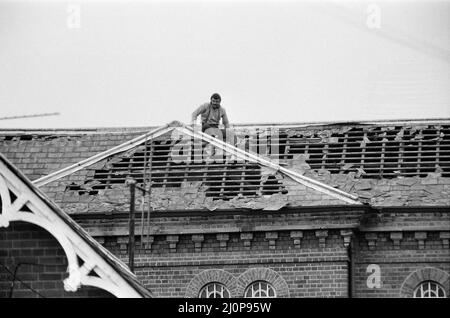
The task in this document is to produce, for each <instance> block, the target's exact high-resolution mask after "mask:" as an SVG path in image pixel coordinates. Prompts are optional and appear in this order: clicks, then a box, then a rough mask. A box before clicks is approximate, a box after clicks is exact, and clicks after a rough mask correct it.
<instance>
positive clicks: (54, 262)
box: [0, 222, 112, 298]
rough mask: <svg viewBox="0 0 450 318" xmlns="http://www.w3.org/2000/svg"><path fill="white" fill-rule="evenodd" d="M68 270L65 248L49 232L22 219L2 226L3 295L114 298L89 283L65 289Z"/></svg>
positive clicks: (0, 293)
mask: <svg viewBox="0 0 450 318" xmlns="http://www.w3.org/2000/svg"><path fill="white" fill-rule="evenodd" d="M66 269H67V258H66V256H65V254H64V251H63V249H62V248H61V246H60V245H59V243H58V241H56V239H54V238H53V236H51V235H50V234H49V233H48V232H47V231H45V230H43V229H41V228H39V227H37V226H35V225H32V224H28V223H22V222H13V223H11V224H10V226H9V227H8V228H6V229H5V228H2V229H0V298H7V297H14V298H15V297H27V298H34V297H37V298H38V297H112V295H111V294H109V293H108V292H106V291H104V290H101V289H98V288H94V287H87V286H82V287H81V288H80V289H79V290H78V291H77V292H76V293H72V292H66V291H65V290H64V285H63V280H64V279H65V278H67V276H68V274H67V273H66ZM14 273H15V279H14Z"/></svg>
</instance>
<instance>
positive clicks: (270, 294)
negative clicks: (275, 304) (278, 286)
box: [244, 281, 277, 298]
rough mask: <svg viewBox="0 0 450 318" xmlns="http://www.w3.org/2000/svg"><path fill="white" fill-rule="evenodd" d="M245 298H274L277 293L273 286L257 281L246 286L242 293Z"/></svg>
mask: <svg viewBox="0 0 450 318" xmlns="http://www.w3.org/2000/svg"><path fill="white" fill-rule="evenodd" d="M244 297H245V298H275V297H277V294H276V292H275V288H273V286H272V285H270V284H269V283H268V282H265V281H257V282H254V283H252V284H251V285H249V286H248V287H247V289H246V290H245V293H244Z"/></svg>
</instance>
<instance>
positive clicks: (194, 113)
mask: <svg viewBox="0 0 450 318" xmlns="http://www.w3.org/2000/svg"><path fill="white" fill-rule="evenodd" d="M206 107H208V103H205V104H202V105H200V106H199V107H198V108H197V109H196V110H194V112H193V113H192V118H191V123H192V124H195V122H196V120H197V117H198V115H200V114H201V113H203V112H204V111H205V109H206Z"/></svg>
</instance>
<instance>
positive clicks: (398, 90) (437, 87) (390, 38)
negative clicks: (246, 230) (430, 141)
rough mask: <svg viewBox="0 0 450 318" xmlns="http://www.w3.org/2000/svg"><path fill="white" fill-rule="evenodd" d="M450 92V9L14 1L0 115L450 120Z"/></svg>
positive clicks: (2, 59)
mask: <svg viewBox="0 0 450 318" xmlns="http://www.w3.org/2000/svg"><path fill="white" fill-rule="evenodd" d="M369 4H372V6H369ZM373 5H375V7H374V6H373ZM378 9H379V15H378ZM78 17H79V19H78ZM378 26H379V27H378ZM449 88H450V1H390V2H384V1H371V2H365V3H361V2H341V1H328V2H320V3H313V2H306V1H276V2H275V1H245V2H244V1H233V2H229V1H227V2H221V1H196V2H193V1H192V2H175V1H90V2H85V1H70V2H64V1H59V2H57V1H36V0H33V1H6V0H0V117H5V116H16V115H31V114H36V113H49V112H60V113H61V115H59V116H55V117H41V118H33V119H20V120H19V119H16V120H1V121H0V127H8V128H11V127H20V128H31V127H35V128H64V127H114V126H158V125H163V124H166V123H168V122H170V121H172V120H180V121H183V122H189V120H190V114H191V113H192V111H193V110H194V109H195V108H196V107H197V106H198V105H200V104H201V103H203V102H206V101H208V100H209V97H210V95H211V94H212V93H214V92H218V93H220V94H221V95H222V104H223V106H224V107H225V108H226V110H227V113H228V117H229V119H230V121H231V122H232V123H262V122H312V121H345V120H373V119H405V118H410V119H417V118H443V117H445V118H450V89H449Z"/></svg>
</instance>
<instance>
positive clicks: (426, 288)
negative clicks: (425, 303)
mask: <svg viewBox="0 0 450 318" xmlns="http://www.w3.org/2000/svg"><path fill="white" fill-rule="evenodd" d="M443 297H445V291H444V288H443V287H442V286H441V285H439V284H438V283H436V282H433V281H427V282H423V283H421V284H420V285H419V286H418V287H417V288H416V290H415V291H414V298H443Z"/></svg>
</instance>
